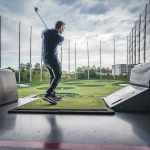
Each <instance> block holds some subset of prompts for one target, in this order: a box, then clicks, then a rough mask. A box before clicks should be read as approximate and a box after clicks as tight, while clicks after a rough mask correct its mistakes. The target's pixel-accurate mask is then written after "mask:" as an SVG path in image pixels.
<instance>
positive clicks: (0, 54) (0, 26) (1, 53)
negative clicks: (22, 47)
mask: <svg viewBox="0 0 150 150" xmlns="http://www.w3.org/2000/svg"><path fill="white" fill-rule="evenodd" d="M1 24H2V23H1V16H0V68H1V59H2V58H1V54H2V53H1V51H2V49H1V40H2V39H1Z"/></svg>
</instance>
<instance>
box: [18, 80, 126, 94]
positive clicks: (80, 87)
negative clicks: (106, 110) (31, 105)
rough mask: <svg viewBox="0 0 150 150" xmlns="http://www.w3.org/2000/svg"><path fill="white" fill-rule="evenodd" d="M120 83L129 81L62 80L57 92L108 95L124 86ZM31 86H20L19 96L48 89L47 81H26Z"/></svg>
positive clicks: (40, 92) (39, 92)
mask: <svg viewBox="0 0 150 150" xmlns="http://www.w3.org/2000/svg"><path fill="white" fill-rule="evenodd" d="M120 83H127V82H126V81H123V80H74V81H65V82H60V84H59V86H58V88H57V90H56V92H57V93H58V94H64V95H70V94H72V95H78V96H100V97H103V96H106V95H108V94H111V93H113V92H115V91H117V90H119V89H121V88H122V86H120ZM26 84H27V85H29V87H26V88H20V87H18V93H19V97H27V96H29V95H41V94H44V93H45V91H46V90H47V89H48V86H49V84H48V83H47V84H46V83H45V84H44V83H26Z"/></svg>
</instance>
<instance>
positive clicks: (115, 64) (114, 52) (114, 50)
mask: <svg viewBox="0 0 150 150" xmlns="http://www.w3.org/2000/svg"><path fill="white" fill-rule="evenodd" d="M115 53H116V47H115V38H114V79H116V69H115V65H116V64H115V59H116V58H115Z"/></svg>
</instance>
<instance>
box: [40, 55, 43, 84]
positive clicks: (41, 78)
mask: <svg viewBox="0 0 150 150" xmlns="http://www.w3.org/2000/svg"><path fill="white" fill-rule="evenodd" d="M40 80H41V83H42V82H43V69H42V55H41V77H40Z"/></svg>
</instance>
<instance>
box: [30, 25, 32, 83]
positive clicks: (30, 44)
mask: <svg viewBox="0 0 150 150" xmlns="http://www.w3.org/2000/svg"><path fill="white" fill-rule="evenodd" d="M31 50H32V26H31V28H30V82H32V60H31V59H32V58H31V56H32V52H31Z"/></svg>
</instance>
